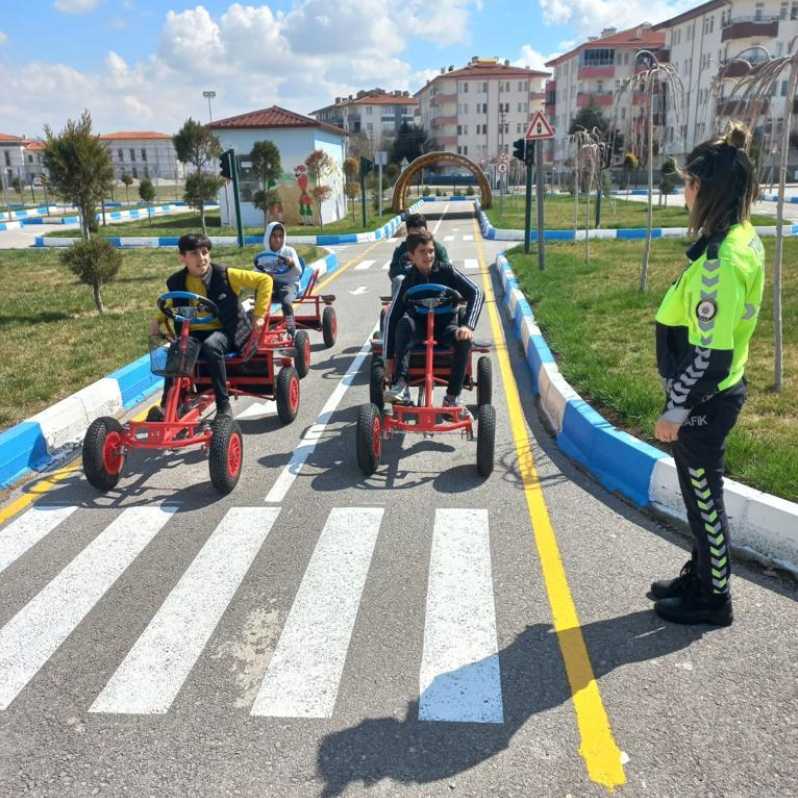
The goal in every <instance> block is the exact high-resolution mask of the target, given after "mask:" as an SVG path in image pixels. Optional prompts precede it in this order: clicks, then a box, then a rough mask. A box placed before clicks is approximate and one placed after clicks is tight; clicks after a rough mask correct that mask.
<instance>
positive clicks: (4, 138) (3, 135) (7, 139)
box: [0, 133, 22, 144]
mask: <svg viewBox="0 0 798 798" xmlns="http://www.w3.org/2000/svg"><path fill="white" fill-rule="evenodd" d="M0 141H5V142H13V143H19V144H22V139H21V138H20V137H19V136H10V135H9V134H8V133H0Z"/></svg>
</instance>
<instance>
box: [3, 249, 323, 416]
mask: <svg viewBox="0 0 798 798" xmlns="http://www.w3.org/2000/svg"><path fill="white" fill-rule="evenodd" d="M258 249H259V248H258V247H256V246H255V247H247V248H245V249H243V250H238V249H237V248H232V247H228V248H224V247H219V248H218V249H215V250H214V256H215V258H216V259H217V260H219V261H220V262H222V263H226V264H227V265H228V266H235V267H238V268H249V267H251V265H252V258H253V256H254V255H255V254H256V253H257V252H258ZM297 251H298V252H299V254H300V255H301V256H302V257H303V258H305V261H306V262H307V263H310V262H312V261H313V260H316V259H317V258H319V257H321V255H322V254H323V253H322V252H321V251H320V250H318V249H317V248H316V247H310V246H299V247H297ZM122 255H123V263H122V268H121V269H120V271H119V274H118V276H117V279H116V280H115V281H114V282H113V283H110V284H108V285H107V286H106V287H105V289H104V292H103V295H104V300H105V304H106V312H105V314H103V315H102V316H100V315H99V314H98V313H97V311H96V309H95V307H94V301H93V299H92V292H91V288H90V287H89V286H86V285H83V284H81V283H79V282H78V281H77V280H76V279H75V277H74V276H73V275H72V273H71V272H70V271H69V270H68V269H67V268H66V267H65V266H62V265H61V263H60V261H59V253H58V252H56V251H53V250H7V251H5V252H3V254H2V257H1V258H0V280H2V281H3V283H4V284H5V286H6V290H5V294H4V297H3V302H2V304H0V333H2V337H3V357H2V359H0V428H3V427H6V426H9V425H11V424H15V423H16V422H18V421H21V420H22V419H24V418H27V417H29V416H31V415H33V414H34V413H37V412H39V411H40V410H42V409H44V408H45V407H47V406H48V405H51V404H53V403H54V402H56V401H58V400H59V399H63V398H64V397H65V396H68V395H69V394H71V393H74V392H75V391H77V390H79V389H80V388H83V387H85V386H86V385H89V384H90V383H92V382H94V381H95V380H98V379H100V378H101V377H104V376H105V375H106V374H108V373H109V372H111V371H113V370H114V369H117V368H119V367H120V366H123V365H125V364H126V363H129V362H130V361H131V360H135V359H136V358H138V357H141V355H143V354H145V353H146V352H147V323H148V321H149V319H150V318H151V317H152V316H154V315H155V313H156V309H155V300H156V298H157V297H158V296H159V294H161V293H163V292H164V291H165V290H166V285H165V283H166V278H167V277H168V276H169V275H170V274H171V273H172V272H174V271H176V270H177V269H178V268H180V264H179V262H178V259H177V254H176V252H175V251H172V250H165V249H153V250H144V251H140V250H125V251H123V253H122Z"/></svg>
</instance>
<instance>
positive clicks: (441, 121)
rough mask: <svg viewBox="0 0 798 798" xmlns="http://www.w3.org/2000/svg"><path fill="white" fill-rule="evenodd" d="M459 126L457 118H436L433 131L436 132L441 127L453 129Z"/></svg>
mask: <svg viewBox="0 0 798 798" xmlns="http://www.w3.org/2000/svg"><path fill="white" fill-rule="evenodd" d="M456 124H457V117H456V116H436V117H434V118H433V120H432V129H433V130H435V129H437V128H439V127H451V126H452V125H456Z"/></svg>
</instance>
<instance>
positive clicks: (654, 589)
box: [649, 559, 696, 600]
mask: <svg viewBox="0 0 798 798" xmlns="http://www.w3.org/2000/svg"><path fill="white" fill-rule="evenodd" d="M695 578H696V577H695V562H694V561H693V560H692V559H690V560H688V561H687V562H686V563H685V564H684V566H683V567H682V570H681V573H680V574H679V576H677V577H676V579H661V580H659V581H658V582H652V583H651V592H650V593H649V595H650V596H651V597H652V598H653V599H654V600H657V599H666V598H676V597H677V596H681V595H682V594H683V593H684V592H685V591H686V590H687V588H688V587H690V584H691V583H692V582H693V581H694V580H695Z"/></svg>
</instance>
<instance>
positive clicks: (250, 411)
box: [235, 401, 277, 421]
mask: <svg viewBox="0 0 798 798" xmlns="http://www.w3.org/2000/svg"><path fill="white" fill-rule="evenodd" d="M276 415H277V406H276V405H275V403H274V402H257V401H256V402H252V404H249V405H247V406H246V407H245V408H244V409H243V410H242V411H241V412H240V413H236V417H235V418H236V421H260V420H261V419H264V418H269V417H270V416H276Z"/></svg>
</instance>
